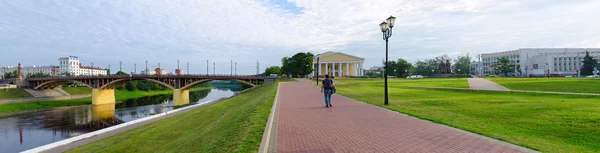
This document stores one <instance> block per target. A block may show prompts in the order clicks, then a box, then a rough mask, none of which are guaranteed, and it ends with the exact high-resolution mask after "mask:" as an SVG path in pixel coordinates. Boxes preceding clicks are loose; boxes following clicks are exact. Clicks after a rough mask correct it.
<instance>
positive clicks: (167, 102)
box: [0, 88, 240, 152]
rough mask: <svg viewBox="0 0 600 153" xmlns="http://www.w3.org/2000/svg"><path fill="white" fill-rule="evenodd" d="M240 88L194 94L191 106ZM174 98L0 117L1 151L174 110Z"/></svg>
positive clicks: (129, 100)
mask: <svg viewBox="0 0 600 153" xmlns="http://www.w3.org/2000/svg"><path fill="white" fill-rule="evenodd" d="M238 90H240V89H223V88H219V89H210V90H203V91H195V92H190V103H191V104H196V103H204V102H207V101H212V100H218V99H221V98H227V97H231V96H233V95H234V92H233V91H238ZM172 99H173V97H172V95H158V96H148V97H142V98H137V99H128V100H125V101H122V102H117V104H116V105H106V106H92V105H85V106H71V107H58V108H53V109H49V110H43V111H36V112H30V113H24V114H17V115H12V116H5V117H0V152H20V151H25V150H28V149H32V148H35V147H39V146H43V145H46V144H49V143H52V142H56V141H60V140H64V139H67V138H71V137H74V136H78V135H81V134H85V133H88V132H92V131H96V130H99V129H102V128H106V127H110V126H113V125H117V124H121V123H124V122H129V121H132V120H136V119H139V118H144V117H147V116H150V115H154V114H158V113H161V112H165V111H169V110H173V101H172Z"/></svg>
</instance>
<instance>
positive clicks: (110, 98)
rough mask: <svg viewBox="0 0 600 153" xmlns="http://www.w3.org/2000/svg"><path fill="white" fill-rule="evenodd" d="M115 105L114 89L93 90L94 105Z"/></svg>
mask: <svg viewBox="0 0 600 153" xmlns="http://www.w3.org/2000/svg"><path fill="white" fill-rule="evenodd" d="M115 103H116V101H115V90H114V89H92V105H103V104H111V105H114V104H115Z"/></svg>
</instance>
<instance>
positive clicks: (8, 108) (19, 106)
mask: <svg viewBox="0 0 600 153" xmlns="http://www.w3.org/2000/svg"><path fill="white" fill-rule="evenodd" d="M210 88H212V87H199V88H192V89H190V90H191V91H196V90H205V89H210ZM171 93H173V91H172V90H157V91H127V90H115V98H116V101H122V100H126V99H131V98H139V97H145V96H152V95H162V94H171ZM89 104H92V99H91V98H82V99H72V100H55V101H43V102H24V103H11V104H0V115H1V114H8V113H15V112H23V111H34V110H40V109H48V108H55V107H63V106H77V105H89Z"/></svg>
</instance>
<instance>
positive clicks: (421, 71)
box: [414, 55, 450, 76]
mask: <svg viewBox="0 0 600 153" xmlns="http://www.w3.org/2000/svg"><path fill="white" fill-rule="evenodd" d="M446 60H450V57H449V56H448V55H442V56H438V57H435V58H434V59H426V60H423V61H420V60H418V61H417V62H415V70H414V73H415V74H418V75H425V76H427V75H434V74H439V73H440V70H439V69H438V66H439V65H440V62H442V61H444V62H446Z"/></svg>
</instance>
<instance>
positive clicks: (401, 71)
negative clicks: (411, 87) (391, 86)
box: [396, 58, 414, 78]
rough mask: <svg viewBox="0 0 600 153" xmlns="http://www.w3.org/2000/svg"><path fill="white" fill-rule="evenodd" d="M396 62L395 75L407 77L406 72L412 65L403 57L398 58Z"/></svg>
mask: <svg viewBox="0 0 600 153" xmlns="http://www.w3.org/2000/svg"><path fill="white" fill-rule="evenodd" d="M396 64H397V65H398V73H397V75H396V76H397V77H404V78H405V77H408V73H409V72H410V70H411V69H413V67H414V66H413V65H412V64H410V63H409V62H408V61H406V60H405V59H402V58H399V59H398V62H396Z"/></svg>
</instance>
